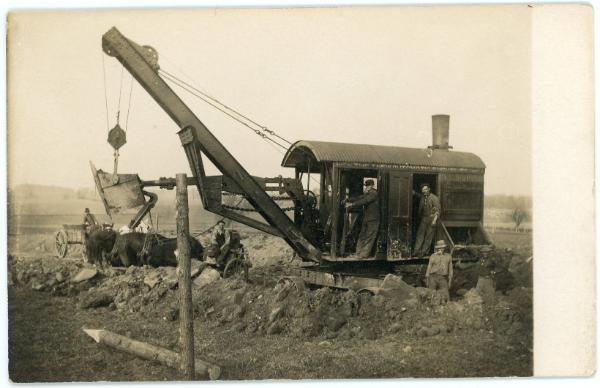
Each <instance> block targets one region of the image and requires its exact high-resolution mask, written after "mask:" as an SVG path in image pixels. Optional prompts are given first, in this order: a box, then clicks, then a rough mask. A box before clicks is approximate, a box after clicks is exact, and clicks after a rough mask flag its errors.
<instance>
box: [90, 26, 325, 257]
mask: <svg viewBox="0 0 600 388" xmlns="http://www.w3.org/2000/svg"><path fill="white" fill-rule="evenodd" d="M102 48H103V50H104V52H105V53H106V54H107V55H110V56H113V57H115V58H117V60H119V62H121V64H122V65H123V66H124V67H125V69H127V71H129V73H131V75H132V76H133V77H134V78H135V79H136V80H137V81H138V82H139V83H140V85H141V86H142V87H143V88H144V89H145V90H146V91H147V92H148V94H150V96H152V98H153V99H154V100H155V101H156V102H157V103H158V104H159V105H160V107H161V108H162V109H163V110H164V111H165V112H166V113H167V114H168V115H169V117H171V119H172V120H173V121H174V122H175V123H176V124H177V126H179V127H180V128H181V130H180V131H179V132H178V134H179V137H180V140H181V144H182V146H183V148H184V150H185V153H186V156H187V158H188V161H189V164H190V168H191V170H192V174H193V176H194V177H195V178H196V180H197V183H196V186H197V188H198V191H199V192H200V196H201V198H202V201H203V205H204V207H205V209H207V210H209V211H211V212H214V213H217V214H221V215H223V216H226V217H229V218H231V219H233V220H235V221H239V222H242V223H245V224H248V225H250V226H252V227H255V228H258V229H261V230H264V231H268V232H269V233H277V232H279V233H280V234H281V236H282V237H283V238H284V239H285V241H286V242H287V243H288V244H289V245H290V246H292V247H293V248H294V250H295V251H296V252H298V254H299V255H300V256H301V257H303V258H305V259H309V260H312V261H317V262H318V261H320V256H321V252H320V251H319V250H318V249H317V248H316V247H314V246H313V245H312V244H311V243H310V242H309V241H308V240H307V239H305V238H304V236H303V235H302V233H301V232H300V230H299V229H298V228H297V226H296V225H295V224H294V223H293V222H292V220H291V219H290V218H289V217H288V216H287V215H286V214H285V213H284V212H283V211H282V210H281V209H280V208H279V206H278V205H277V204H276V203H275V202H274V201H273V200H272V199H271V198H270V197H269V195H268V194H267V193H266V192H265V191H264V190H263V189H262V188H261V187H260V185H258V184H257V182H256V181H255V180H254V179H252V177H251V176H250V174H249V173H248V172H247V171H246V170H245V169H244V168H243V167H242V165H241V164H240V163H239V162H238V161H237V160H236V159H235V158H234V157H233V156H232V155H231V154H230V153H229V151H228V150H227V149H226V148H225V147H224V146H223V145H222V144H221V143H220V142H219V141H218V140H217V138H216V137H215V136H214V135H213V134H212V133H211V132H210V131H209V130H208V129H207V128H206V126H205V125H204V124H203V123H202V122H201V121H200V119H198V117H196V115H195V114H194V113H193V112H192V111H191V110H190V108H189V107H188V106H187V105H185V103H184V102H183V101H182V100H181V99H180V98H179V96H178V95H177V94H176V93H175V92H174V91H173V90H172V89H171V88H170V87H169V85H168V84H167V83H166V82H165V81H164V80H163V79H162V78H161V77H160V76H159V75H158V69H159V65H158V62H157V61H158V58H157V54H156V51H155V50H154V49H152V48H151V47H148V46H144V47H141V46H139V45H138V44H136V43H134V42H132V41H130V40H129V39H127V38H126V37H124V36H123V35H122V34H121V33H120V32H119V31H118V30H117V29H116V28H115V27H113V28H111V29H110V30H109V31H108V32H106V33H105V34H104V35H103V37H102ZM202 153H204V155H206V157H208V159H209V160H210V161H211V162H212V163H213V164H214V165H215V166H216V167H217V168H218V169H219V170H220V171H221V172H222V173H223V174H224V175H226V176H227V177H229V178H231V179H232V180H233V181H235V182H236V184H237V185H238V186H239V187H240V189H241V190H242V191H243V192H244V194H245V195H246V197H247V199H248V201H249V202H250V203H251V204H252V205H253V206H254V207H255V208H256V210H257V211H258V212H259V213H260V214H261V215H262V217H263V218H264V219H265V220H266V221H267V222H268V224H269V225H265V224H262V223H260V222H258V221H256V220H253V219H251V218H249V217H245V216H241V215H238V214H237V213H234V212H230V211H227V210H226V209H223V208H221V207H220V206H219V207H216V206H212V205H211V203H209V201H207V198H206V197H205V194H204V190H203V186H204V184H205V181H206V179H205V178H206V175H205V173H204V166H203V163H202ZM269 226H271V227H272V228H269Z"/></svg>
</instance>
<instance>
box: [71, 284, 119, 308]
mask: <svg viewBox="0 0 600 388" xmlns="http://www.w3.org/2000/svg"><path fill="white" fill-rule="evenodd" d="M114 298H115V295H114V293H112V292H110V291H107V290H93V289H90V290H88V291H87V293H86V294H84V295H83V297H81V299H80V301H79V307H81V308H83V309H88V308H96V307H105V306H109V305H110V304H111V303H112V302H113V301H114Z"/></svg>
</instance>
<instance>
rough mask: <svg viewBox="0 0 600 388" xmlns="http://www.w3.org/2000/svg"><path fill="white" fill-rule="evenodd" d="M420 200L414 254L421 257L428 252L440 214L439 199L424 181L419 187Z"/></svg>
mask: <svg viewBox="0 0 600 388" xmlns="http://www.w3.org/2000/svg"><path fill="white" fill-rule="evenodd" d="M421 193H422V194H423V195H422V196H421V201H420V202H419V211H418V214H419V217H420V218H421V222H420V223H419V229H417V241H416V242H415V249H414V255H415V256H416V257H419V258H422V257H424V256H425V255H427V253H429V248H430V247H431V243H432V242H433V238H434V236H435V231H436V229H437V221H438V218H439V216H440V210H441V206H440V200H439V199H438V197H437V196H436V195H435V194H432V193H431V188H430V186H429V184H427V183H425V184H423V186H422V187H421Z"/></svg>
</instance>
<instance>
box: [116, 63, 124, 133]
mask: <svg viewBox="0 0 600 388" xmlns="http://www.w3.org/2000/svg"><path fill="white" fill-rule="evenodd" d="M124 71H125V66H121V79H120V81H119V104H118V105H117V124H119V116H120V115H121V94H123V93H122V91H123V72H124Z"/></svg>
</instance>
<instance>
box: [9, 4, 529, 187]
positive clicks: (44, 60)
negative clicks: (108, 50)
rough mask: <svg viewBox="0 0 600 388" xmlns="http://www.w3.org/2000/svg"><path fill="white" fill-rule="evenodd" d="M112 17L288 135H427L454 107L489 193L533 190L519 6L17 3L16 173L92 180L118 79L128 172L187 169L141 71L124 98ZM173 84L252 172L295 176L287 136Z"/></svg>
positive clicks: (107, 165) (12, 164)
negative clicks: (260, 131) (286, 154)
mask: <svg viewBox="0 0 600 388" xmlns="http://www.w3.org/2000/svg"><path fill="white" fill-rule="evenodd" d="M113 26H116V27H117V28H118V29H119V30H120V31H121V32H122V33H123V34H124V35H125V36H126V37H128V38H129V39H132V40H133V41H135V42H137V43H139V44H141V45H150V46H152V47H154V48H155V49H156V50H157V51H158V54H159V64H160V65H161V68H162V69H164V70H167V71H169V72H171V73H174V74H176V75H178V76H179V77H180V78H183V79H184V80H186V81H188V82H190V83H192V84H193V85H195V86H196V87H199V88H200V89H201V90H203V91H205V92H207V93H209V94H211V95H213V96H215V97H217V98H219V99H220V100H221V101H223V102H225V103H226V104H227V105H229V106H232V107H235V108H236V109H237V110H239V111H241V112H243V113H244V114H246V115H248V116H249V117H251V118H252V119H253V120H255V121H257V122H259V123H261V124H263V125H265V126H267V127H268V128H270V129H271V130H274V131H275V132H277V133H278V134H279V135H281V136H283V137H285V138H286V139H289V140H290V141H296V140H301V139H303V140H323V141H340V142H350V143H365V144H383V145H397V146H403V147H419V148H421V147H422V148H424V147H426V146H428V145H430V144H431V115H433V114H440V113H443V114H449V115H450V116H451V118H450V145H452V146H453V147H454V150H457V151H467V152H473V153H476V154H477V155H479V156H480V157H481V158H482V160H483V161H484V163H485V164H486V166H487V169H486V178H485V190H486V193H487V194H511V195H531V169H532V161H531V147H532V144H531V109H532V108H531V105H532V100H531V15H530V11H529V8H527V6H524V5H523V6H469V7H445V6H437V7H371V8H366V7H353V8H325V9H323V8H321V9H310V8H304V9H285V8H284V9H253V10H235V9H220V10H214V9H204V10H190V9H186V10H183V9H180V10H170V11H167V10H146V11H140V10H136V11H96V12H91V11H88V12H83V11H80V12H66V11H64V12H57V11H54V12H21V13H13V14H11V15H10V16H9V20H8V87H9V89H8V105H9V117H8V159H9V162H8V164H9V176H8V182H9V187H10V186H14V185H17V184H22V183H35V184H45V185H57V186H66V187H91V186H93V179H92V176H91V173H90V169H89V165H88V161H93V162H94V163H95V165H96V167H98V168H102V169H104V170H109V171H110V170H112V165H113V154H112V149H111V147H110V146H109V145H108V144H107V142H106V137H107V110H106V105H108V121H109V123H108V127H113V126H114V125H115V124H116V115H117V111H118V110H119V109H118V106H119V104H118V102H119V90H121V105H120V106H121V109H120V110H121V113H120V117H121V120H120V124H121V126H124V124H125V122H126V123H127V136H128V143H127V144H126V145H125V146H124V147H123V148H122V149H121V152H120V154H121V155H120V159H119V172H121V173H138V174H139V175H140V176H141V177H142V179H155V178H158V177H161V176H174V175H175V174H176V173H179V172H186V173H189V166H188V163H187V160H186V159H185V155H184V153H183V150H182V149H181V145H180V142H179V138H178V136H177V135H176V132H177V130H178V128H177V126H176V125H175V124H174V123H173V122H172V121H171V120H170V119H169V117H168V116H167V115H166V113H164V112H163V111H162V110H161V108H160V107H159V106H158V105H157V104H156V103H155V102H154V101H153V100H152V99H151V97H150V96H149V95H147V94H146V92H145V91H144V90H143V89H142V88H141V87H140V86H139V85H137V83H135V81H134V85H133V89H131V90H132V94H131V95H132V98H131V104H130V105H129V90H130V85H131V77H130V76H129V74H127V72H126V71H125V72H124V75H123V77H122V81H121V74H122V67H121V65H120V64H119V63H118V62H117V61H116V60H115V59H114V58H112V57H108V56H106V55H104V54H103V52H102V49H101V37H102V34H104V33H105V32H106V31H108V30H109V29H110V28H111V27H113ZM103 57H104V59H103ZM103 62H104V63H103ZM104 79H106V82H104ZM120 85H122V86H120ZM174 90H175V91H176V92H177V93H178V94H180V96H181V97H182V98H183V99H184V101H186V103H188V104H189V106H190V107H191V108H192V110H193V111H194V112H195V113H196V115H197V116H198V117H199V118H200V119H201V120H202V121H203V122H204V124H205V125H206V126H207V127H208V128H209V130H211V131H212V133H213V134H214V135H215V136H216V137H217V138H218V139H219V140H220V141H221V142H222V143H223V144H224V145H225V147H226V148H227V149H229V151H230V152H231V153H232V154H233V155H234V156H235V157H236V158H237V159H238V160H239V161H240V162H241V164H242V165H243V166H244V167H245V168H246V170H248V171H249V172H250V173H251V174H253V175H257V176H276V175H279V174H283V175H284V176H293V171H292V170H290V169H283V168H281V167H280V165H281V160H282V158H283V155H282V152H283V150H278V149H276V148H277V147H273V146H272V145H270V144H268V143H266V142H264V141H263V140H261V139H260V138H259V137H258V136H256V135H255V134H254V133H253V132H251V131H249V130H248V128H246V127H244V126H242V125H240V124H239V123H237V122H235V121H233V120H231V119H229V118H227V117H226V116H224V115H223V114H222V113H220V112H218V111H215V110H214V109H213V108H211V107H210V106H208V105H206V104H205V103H203V102H201V101H199V100H198V99H196V98H194V97H192V96H190V95H188V94H186V92H184V91H182V90H181V89H178V88H177V87H174ZM105 91H106V96H107V99H106V100H105ZM128 105H129V106H130V108H129V110H128ZM127 112H129V113H128V114H127ZM127 115H128V116H129V118H128V119H127ZM207 170H208V173H209V174H215V173H217V172H216V170H215V169H214V168H212V167H210V166H209V168H207Z"/></svg>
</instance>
